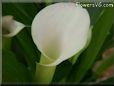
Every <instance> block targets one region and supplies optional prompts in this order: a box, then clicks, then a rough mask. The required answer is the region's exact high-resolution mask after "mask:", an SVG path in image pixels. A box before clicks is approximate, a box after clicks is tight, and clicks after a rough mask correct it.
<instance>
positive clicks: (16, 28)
mask: <svg viewBox="0 0 114 86" xmlns="http://www.w3.org/2000/svg"><path fill="white" fill-rule="evenodd" d="M24 27H25V25H24V24H22V23H20V22H18V21H16V20H14V19H13V16H11V15H7V16H3V18H2V28H3V37H7V38H9V37H13V36H15V35H17V34H18V33H19V32H20V31H21V30H22V29H23V28H24Z"/></svg>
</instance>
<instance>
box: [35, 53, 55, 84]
mask: <svg viewBox="0 0 114 86" xmlns="http://www.w3.org/2000/svg"><path fill="white" fill-rule="evenodd" d="M49 63H51V61H50V60H49V59H47V58H46V57H44V56H43V55H41V58H40V63H37V64H36V73H35V80H36V82H37V83H38V84H49V83H50V82H51V81H52V79H53V75H54V73H55V69H56V66H51V67H50V66H45V65H42V64H49Z"/></svg>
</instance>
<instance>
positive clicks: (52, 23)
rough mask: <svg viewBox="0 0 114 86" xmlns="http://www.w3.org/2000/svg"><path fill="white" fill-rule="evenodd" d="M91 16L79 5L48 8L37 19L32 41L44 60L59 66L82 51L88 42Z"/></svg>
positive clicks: (67, 4) (57, 5) (60, 4)
mask: <svg viewBox="0 0 114 86" xmlns="http://www.w3.org/2000/svg"><path fill="white" fill-rule="evenodd" d="M89 27H90V17H89V14H88V12H87V10H86V9H84V8H82V7H81V6H80V5H76V4H75V3H65V2H63V3H56V4H52V5H50V6H47V7H45V8H44V9H43V10H41V11H40V12H39V13H38V14H37V15H36V16H35V18H34V20H33V23H32V38H33V41H34V43H35V44H36V46H37V48H38V49H39V50H40V51H41V53H42V55H43V56H44V58H47V59H50V60H51V62H50V63H48V64H43V65H46V66H56V65H58V64H59V63H61V62H63V61H65V60H67V59H69V58H70V57H72V56H73V55H75V54H77V53H78V52H79V51H81V50H82V49H83V48H84V47H85V46H86V44H87V42H88V38H90V37H88V34H89V33H90V28H89Z"/></svg>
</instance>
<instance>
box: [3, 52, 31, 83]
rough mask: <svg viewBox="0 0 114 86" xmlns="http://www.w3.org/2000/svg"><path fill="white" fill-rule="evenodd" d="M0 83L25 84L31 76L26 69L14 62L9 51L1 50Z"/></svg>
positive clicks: (14, 59)
mask: <svg viewBox="0 0 114 86" xmlns="http://www.w3.org/2000/svg"><path fill="white" fill-rule="evenodd" d="M2 68H3V69H2V82H3V83H4V84H5V83H19V82H20V83H27V82H30V81H31V80H32V79H31V75H30V72H29V71H28V69H27V68H26V67H25V66H24V65H23V64H21V63H19V62H18V61H17V60H16V57H15V55H14V54H13V53H12V52H11V51H7V50H3V61H2Z"/></svg>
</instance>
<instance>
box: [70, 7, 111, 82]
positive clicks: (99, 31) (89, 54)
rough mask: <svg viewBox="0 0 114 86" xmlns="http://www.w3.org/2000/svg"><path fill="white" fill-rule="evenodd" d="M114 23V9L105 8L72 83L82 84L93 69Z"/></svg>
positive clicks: (72, 78)
mask: <svg viewBox="0 0 114 86" xmlns="http://www.w3.org/2000/svg"><path fill="white" fill-rule="evenodd" d="M112 23H113V8H105V10H104V12H103V14H102V15H101V17H100V18H99V19H98V21H97V23H96V24H95V26H93V30H92V40H91V42H90V45H89V46H88V48H87V49H86V50H85V52H83V53H82V54H81V56H80V57H79V58H80V59H79V61H78V63H76V64H75V65H74V67H73V69H72V71H71V75H69V77H68V80H70V81H71V82H80V81H81V80H82V79H83V77H84V76H85V74H86V73H87V71H88V70H89V69H90V68H91V67H92V65H93V63H94V61H95V60H96V58H97V55H98V53H99V51H100V48H101V47H102V45H103V43H104V40H105V38H106V36H107V33H108V32H109V31H110V29H111V26H112Z"/></svg>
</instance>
